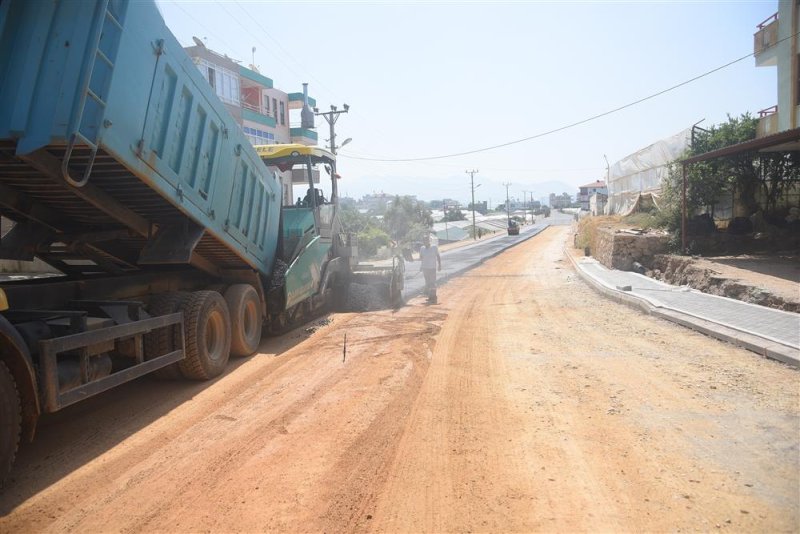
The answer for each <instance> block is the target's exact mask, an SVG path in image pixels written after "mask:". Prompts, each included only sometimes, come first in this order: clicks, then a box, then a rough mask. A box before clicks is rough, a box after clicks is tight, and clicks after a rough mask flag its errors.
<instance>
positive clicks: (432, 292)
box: [422, 268, 436, 302]
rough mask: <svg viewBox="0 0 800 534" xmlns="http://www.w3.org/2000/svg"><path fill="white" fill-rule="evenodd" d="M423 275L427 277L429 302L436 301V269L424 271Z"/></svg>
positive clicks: (426, 291)
mask: <svg viewBox="0 0 800 534" xmlns="http://www.w3.org/2000/svg"><path fill="white" fill-rule="evenodd" d="M422 275H423V276H424V277H425V294H426V295H427V296H428V300H430V301H434V302H435V301H436V269H435V268H434V269H422Z"/></svg>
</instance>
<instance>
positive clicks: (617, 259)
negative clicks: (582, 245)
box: [590, 228, 669, 271]
mask: <svg viewBox="0 0 800 534" xmlns="http://www.w3.org/2000/svg"><path fill="white" fill-rule="evenodd" d="M668 242H669V236H667V235H665V234H661V233H652V234H642V235H634V234H627V233H623V232H619V231H618V230H614V229H611V228H597V229H596V231H595V233H594V236H593V239H592V244H591V246H590V249H591V254H592V256H594V257H595V258H597V260H598V261H599V262H600V263H602V264H603V265H605V266H606V267H609V268H612V269H619V270H621V271H630V270H631V268H632V267H633V262H639V263H641V264H642V265H644V266H645V267H648V268H649V267H650V266H651V264H652V262H653V257H654V256H655V255H656V254H663V253H665V252H666V251H667V245H668Z"/></svg>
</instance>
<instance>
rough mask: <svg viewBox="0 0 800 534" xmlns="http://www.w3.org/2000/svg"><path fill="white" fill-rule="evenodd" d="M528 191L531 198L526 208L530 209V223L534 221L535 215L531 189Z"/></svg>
mask: <svg viewBox="0 0 800 534" xmlns="http://www.w3.org/2000/svg"><path fill="white" fill-rule="evenodd" d="M529 193H530V194H531V199H530V201H529V202H528V208H530V210H531V224H533V223H535V222H536V217H534V215H533V191H529Z"/></svg>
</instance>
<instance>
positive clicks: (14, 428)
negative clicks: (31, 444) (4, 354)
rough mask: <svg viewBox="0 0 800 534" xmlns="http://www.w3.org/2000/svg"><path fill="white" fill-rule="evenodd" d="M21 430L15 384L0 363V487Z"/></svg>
mask: <svg viewBox="0 0 800 534" xmlns="http://www.w3.org/2000/svg"><path fill="white" fill-rule="evenodd" d="M21 430H22V412H21V405H20V402H19V393H18V392H17V384H16V383H15V382H14V377H13V376H11V371H9V370H8V367H6V364H5V363H4V362H1V361H0V487H2V486H3V484H4V483H5V481H6V477H7V476H8V473H9V472H11V466H13V465H14V458H15V457H16V456H17V448H18V447H19V436H20V432H21Z"/></svg>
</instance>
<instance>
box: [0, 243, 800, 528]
mask: <svg viewBox="0 0 800 534" xmlns="http://www.w3.org/2000/svg"><path fill="white" fill-rule="evenodd" d="M567 234H568V229H567V228H565V227H560V228H550V229H548V230H546V231H545V232H544V233H542V234H541V235H539V236H537V237H535V238H532V239H531V240H529V241H527V242H525V243H523V244H521V245H519V246H518V247H516V248H514V249H511V250H510V251H508V252H506V253H503V254H501V255H500V256H498V257H496V258H494V259H493V260H490V261H488V262H486V263H485V264H484V265H483V266H481V267H479V268H477V269H474V270H472V271H470V272H468V273H467V274H466V275H464V276H463V277H461V278H459V279H457V280H453V281H452V282H450V283H448V284H447V285H446V286H445V287H443V288H442V289H441V290H440V302H441V304H439V305H436V306H427V305H425V304H424V303H423V301H422V300H421V299H414V300H412V301H411V302H410V303H409V304H408V305H407V306H406V307H404V308H402V309H401V310H399V311H397V312H392V311H380V312H372V313H368V314H337V315H334V316H331V317H330V319H331V322H330V323H329V324H322V323H318V324H317V327H316V330H315V331H313V332H305V331H303V330H299V331H296V332H293V333H291V334H288V335H286V336H283V337H281V338H277V339H270V340H265V341H264V343H263V344H262V347H261V350H262V353H261V354H258V355H256V356H254V357H251V358H248V359H245V360H239V361H237V362H234V365H233V366H232V368H231V369H230V371H229V373H228V374H227V375H225V376H224V377H222V378H220V379H218V380H216V381H214V382H212V383H205V384H193V383H158V382H154V381H151V380H144V381H141V382H137V383H134V384H129V385H128V386H126V387H124V388H122V389H120V390H116V391H113V392H110V393H109V394H107V395H103V396H101V397H99V398H96V399H92V400H90V401H87V402H86V403H84V404H83V405H77V406H75V407H73V408H71V409H68V410H66V411H64V412H62V413H60V414H57V415H56V416H54V417H49V418H47V419H46V420H45V421H44V424H43V426H42V428H41V431H40V433H39V435H38V436H37V440H36V441H35V443H34V444H33V445H31V446H29V447H27V448H26V449H24V450H23V451H22V453H21V456H20V458H19V461H18V464H17V467H16V469H15V471H14V473H13V482H12V484H11V487H10V488H8V489H7V490H6V491H5V494H4V495H3V496H2V503H1V504H2V506H0V532H41V531H45V532H101V531H119V532H140V531H162V532H189V531H191V532H200V531H216V532H220V531H224V532H234V531H247V532H256V531H291V532H297V531H314V532H322V531H325V532H339V531H344V532H348V531H404V532H418V531H485V532H489V531H491V532H498V531H597V530H603V531H608V530H613V531H634V530H635V531H642V530H647V531H667V530H670V531H677V530H681V531H684V530H704V531H708V530H716V529H720V530H723V531H770V532H771V531H794V532H796V531H797V530H798V526H799V525H800V512H799V511H798V509H799V507H800V481H799V479H798V476H799V475H798V474H799V473H800V453H799V451H798V441H800V399H799V393H798V390H799V389H800V388H798V385H800V380H799V379H798V376H800V375H798V373H797V372H796V371H794V370H792V369H790V368H787V367H785V366H783V365H781V364H779V363H776V362H772V361H767V360H763V359H760V358H759V357H758V356H756V355H754V354H752V353H749V352H746V351H744V350H740V349H737V348H734V347H732V346H730V345H726V344H723V343H721V342H718V341H715V340H713V339H710V338H706V337H704V336H702V335H700V334H696V333H693V332H691V331H689V330H686V329H683V328H681V327H678V326H675V325H672V324H670V323H666V322H662V321H661V320H657V319H654V318H651V317H648V316H645V315H643V314H641V313H640V312H638V311H636V310H633V309H629V308H626V307H624V306H622V305H619V304H616V303H614V302H611V301H607V300H604V299H603V298H602V297H599V296H598V295H596V294H595V293H594V292H592V291H591V290H590V289H589V288H588V287H587V286H586V285H585V284H584V283H583V282H581V281H580V280H579V279H578V278H577V277H576V275H575V273H574V272H573V271H572V270H571V269H570V267H569V264H568V263H567V262H566V261H565V259H564V257H563V252H562V247H563V244H564V242H565V240H566V238H567ZM345 332H346V333H347V340H348V342H347V354H346V359H344V361H343V336H344V334H345Z"/></svg>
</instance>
